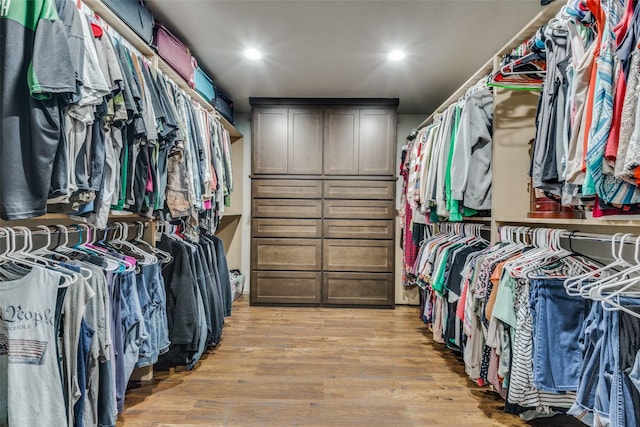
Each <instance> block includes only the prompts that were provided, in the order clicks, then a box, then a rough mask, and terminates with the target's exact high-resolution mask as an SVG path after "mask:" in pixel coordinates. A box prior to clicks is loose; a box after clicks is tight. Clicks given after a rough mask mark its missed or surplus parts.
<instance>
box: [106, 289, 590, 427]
mask: <svg viewBox="0 0 640 427" xmlns="http://www.w3.org/2000/svg"><path fill="white" fill-rule="evenodd" d="M243 298H244V297H243ZM503 404H504V403H503V402H502V401H501V400H500V399H499V398H498V397H497V395H496V394H494V393H492V392H490V391H488V390H486V389H480V388H478V387H476V386H475V385H474V384H473V383H472V382H470V381H469V380H468V379H467V377H466V375H465V374H464V369H463V367H462V364H461V363H460V361H459V360H458V359H457V358H456V357H455V356H454V355H453V354H452V353H451V352H450V351H449V350H447V349H445V348H443V347H442V346H441V345H440V344H436V343H433V342H432V341H431V338H430V337H428V336H427V335H426V329H425V327H424V324H423V323H422V322H421V321H420V320H419V318H418V309H417V308H416V307H406V306H399V307H397V308H396V309H395V310H369V309H319V308H271V307H249V305H248V304H247V303H246V301H243V300H240V301H238V302H236V303H235V304H234V312H233V316H232V317H231V318H229V319H228V321H227V324H226V326H225V330H224V336H223V340H222V343H221V345H220V346H219V347H218V348H217V349H216V350H215V351H214V352H211V353H210V354H209V355H207V356H205V358H204V359H203V360H202V362H201V363H200V364H199V365H198V367H197V368H196V369H195V370H193V371H191V372H173V373H171V374H170V375H168V374H166V373H159V374H158V373H157V374H156V378H155V379H154V380H153V381H151V382H148V383H142V384H141V385H140V386H139V387H137V388H133V389H131V390H129V391H128V392H127V396H126V409H125V412H124V414H123V415H121V417H120V419H119V422H118V426H122V427H140V426H158V427H169V426H296V425H297V426H368V427H371V426H440V425H447V426H458V427H467V426H483V427H485V426H525V425H538V426H545V427H547V426H581V425H582V424H580V423H578V422H576V421H574V420H572V419H571V418H568V417H555V418H552V419H546V420H540V421H538V422H537V423H533V424H526V423H524V422H522V421H520V419H519V418H518V417H516V416H513V415H508V414H504V413H503V412H502V411H501V410H502V406H503Z"/></svg>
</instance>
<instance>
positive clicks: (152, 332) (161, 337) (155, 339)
mask: <svg viewBox="0 0 640 427" xmlns="http://www.w3.org/2000/svg"><path fill="white" fill-rule="evenodd" d="M141 270H142V272H141V274H140V275H139V276H138V278H139V279H140V280H141V281H142V282H143V283H144V285H145V289H146V292H147V294H148V298H149V304H148V308H147V310H146V312H144V310H143V314H144V315H145V325H146V327H147V332H148V334H149V336H148V338H147V339H146V340H145V343H144V344H143V346H142V347H140V359H139V360H138V365H137V366H138V367H143V366H149V365H153V364H155V363H156V362H157V361H158V356H159V355H160V354H162V353H165V352H166V351H167V349H168V348H169V344H170V343H169V331H168V326H167V312H166V296H165V289H164V281H163V279H162V275H161V274H160V266H159V265H158V264H152V265H147V266H142V267H141ZM144 349H148V352H146V353H143V350H144Z"/></svg>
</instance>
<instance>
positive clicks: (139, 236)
mask: <svg viewBox="0 0 640 427" xmlns="http://www.w3.org/2000/svg"><path fill="white" fill-rule="evenodd" d="M135 224H136V226H137V227H138V233H137V234H136V237H135V239H134V240H133V241H134V242H136V243H139V244H141V245H143V246H144V247H146V248H148V249H149V250H150V251H151V252H152V253H154V254H156V255H160V257H161V258H162V263H163V264H168V263H170V262H171V261H172V260H173V257H172V256H171V254H170V253H168V252H165V251H163V250H161V249H158V248H156V247H155V246H153V245H152V244H151V243H149V242H147V241H145V240H144V239H143V238H142V235H143V232H144V224H143V222H142V221H136V222H135Z"/></svg>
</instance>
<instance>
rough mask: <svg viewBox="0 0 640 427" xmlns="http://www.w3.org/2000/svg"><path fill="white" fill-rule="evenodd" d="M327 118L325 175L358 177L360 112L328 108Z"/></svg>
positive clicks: (349, 109)
mask: <svg viewBox="0 0 640 427" xmlns="http://www.w3.org/2000/svg"><path fill="white" fill-rule="evenodd" d="M325 117H326V119H325V125H324V126H325V129H324V132H325V135H326V138H325V143H324V159H325V161H324V173H325V174H326V175H358V155H359V140H360V134H359V132H360V111H359V110H358V109H357V108H356V109H354V108H327V111H326V113H325Z"/></svg>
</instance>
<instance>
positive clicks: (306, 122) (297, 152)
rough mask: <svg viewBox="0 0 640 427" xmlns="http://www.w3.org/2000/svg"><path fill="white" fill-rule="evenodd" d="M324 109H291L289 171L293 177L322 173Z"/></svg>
mask: <svg viewBox="0 0 640 427" xmlns="http://www.w3.org/2000/svg"><path fill="white" fill-rule="evenodd" d="M323 116H324V112H323V111H322V109H318V108H314V109H310V108H291V109H289V147H288V170H287V172H288V173H289V174H290V175H291V174H293V175H320V174H321V173H322V133H323Z"/></svg>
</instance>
